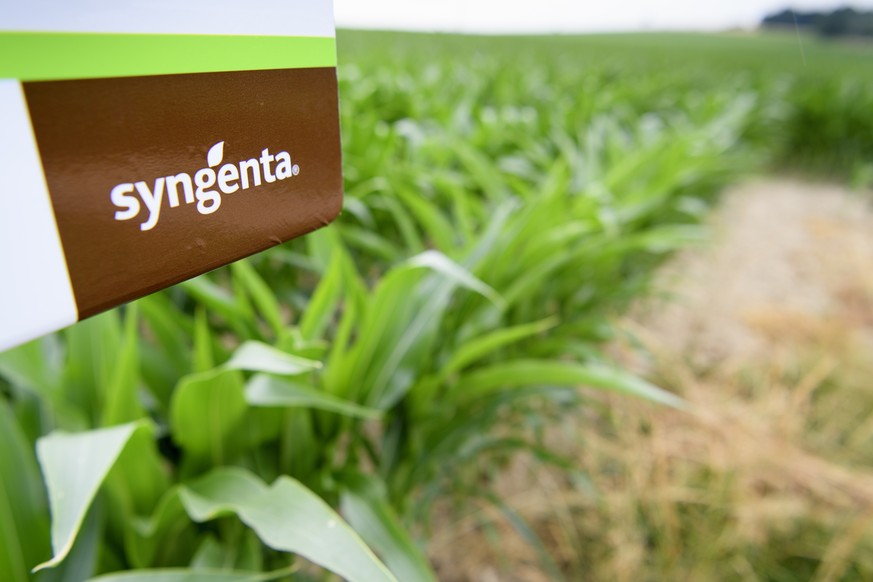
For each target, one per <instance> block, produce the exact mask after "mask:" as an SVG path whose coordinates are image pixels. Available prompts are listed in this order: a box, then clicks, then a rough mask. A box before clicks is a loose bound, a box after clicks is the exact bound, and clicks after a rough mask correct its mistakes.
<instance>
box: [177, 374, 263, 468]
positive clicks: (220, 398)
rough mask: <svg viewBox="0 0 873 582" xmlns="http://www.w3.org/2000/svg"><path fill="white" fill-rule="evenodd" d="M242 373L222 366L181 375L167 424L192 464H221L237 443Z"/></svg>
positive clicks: (243, 407)
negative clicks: (183, 376)
mask: <svg viewBox="0 0 873 582" xmlns="http://www.w3.org/2000/svg"><path fill="white" fill-rule="evenodd" d="M243 385H244V382H243V376H242V373H241V372H239V371H237V370H233V369H230V370H223V369H221V368H218V369H215V370H210V371H208V372H203V373H201V374H192V375H190V376H186V377H185V378H182V380H181V381H180V382H179V386H178V387H177V388H176V391H175V392H174V393H173V399H172V400H171V402H170V428H171V431H172V434H173V440H175V441H176V442H177V443H178V444H179V446H181V447H182V448H183V449H184V450H185V452H186V454H187V455H188V456H187V457H186V460H190V462H192V463H194V465H195V466H202V465H204V464H206V463H207V462H211V463H212V464H213V465H221V464H223V463H225V462H226V461H227V460H229V456H230V454H231V453H232V452H234V451H235V450H236V448H237V445H239V443H238V442H237V441H238V439H236V438H235V433H236V431H237V430H238V428H239V426H240V424H241V423H242V420H243V418H245V414H246V408H247V405H246V401H245V397H244V395H243Z"/></svg>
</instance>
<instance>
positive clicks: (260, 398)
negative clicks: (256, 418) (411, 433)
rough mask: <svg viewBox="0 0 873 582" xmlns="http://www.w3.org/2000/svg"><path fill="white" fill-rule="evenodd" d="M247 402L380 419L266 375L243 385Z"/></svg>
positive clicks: (377, 413)
mask: <svg viewBox="0 0 873 582" xmlns="http://www.w3.org/2000/svg"><path fill="white" fill-rule="evenodd" d="M246 401H247V402H248V403H249V404H250V405H251V406H276V407H299V408H314V409H318V410H326V411H328V412H336V413H337V414H343V415H345V416H351V417H354V418H364V419H377V418H381V416H382V413H381V412H380V411H378V410H375V409H373V408H365V407H363V406H359V405H357V404H355V403H353V402H349V401H347V400H343V399H342V398H338V397H336V396H333V395H331V394H328V393H326V392H321V391H319V390H316V389H314V388H312V387H310V386H306V385H305V384H300V383H298V382H293V381H291V380H286V379H283V378H275V377H273V376H268V375H266V374H258V375H257V376H255V377H254V378H252V379H251V380H250V381H249V383H248V384H247V385H246Z"/></svg>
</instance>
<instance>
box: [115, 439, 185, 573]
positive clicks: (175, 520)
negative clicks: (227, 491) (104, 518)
mask: <svg viewBox="0 0 873 582" xmlns="http://www.w3.org/2000/svg"><path fill="white" fill-rule="evenodd" d="M125 454H126V453H125ZM197 527H198V526H197V525H196V524H195V523H193V522H192V521H191V519H190V518H189V517H188V514H187V513H186V512H185V508H184V507H183V506H182V501H181V500H180V499H179V489H178V486H174V487H171V488H167V489H166V491H165V492H164V495H163V497H162V498H161V500H160V502H159V503H158V504H157V508H156V509H155V510H154V512H153V513H152V515H151V516H150V517H149V518H147V519H144V518H140V517H133V518H132V519H129V520H127V523H126V527H125V528H124V546H125V550H126V553H127V559H128V560H129V561H130V564H131V566H132V568H148V567H159V566H163V565H169V564H180V563H182V564H184V563H186V561H187V560H188V559H189V558H190V556H191V555H192V554H193V553H194V551H195V549H196V547H197V543H198V542H199V536H198V530H197Z"/></svg>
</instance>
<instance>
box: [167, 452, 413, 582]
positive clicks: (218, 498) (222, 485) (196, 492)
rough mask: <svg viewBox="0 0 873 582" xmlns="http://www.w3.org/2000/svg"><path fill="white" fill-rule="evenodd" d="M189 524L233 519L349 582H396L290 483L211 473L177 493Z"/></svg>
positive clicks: (235, 472)
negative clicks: (231, 515)
mask: <svg viewBox="0 0 873 582" xmlns="http://www.w3.org/2000/svg"><path fill="white" fill-rule="evenodd" d="M180 495H181V498H182V503H183V504H184V505H185V508H186V510H187V511H188V514H189V515H190V516H191V519H193V520H194V521H197V522H206V521H210V520H212V519H215V518H217V517H221V516H223V515H227V514H236V515H237V516H239V518H240V519H241V520H242V521H243V523H245V524H246V525H247V526H249V527H250V528H252V529H253V530H254V531H255V533H257V534H258V537H260V538H261V541H263V542H264V543H265V544H266V545H267V546H269V547H271V548H273V549H274V550H278V551H283V552H293V553H295V554H299V555H301V556H303V557H305V558H306V559H308V560H310V561H312V562H314V563H316V564H318V565H320V566H322V567H324V568H326V569H328V570H330V571H332V572H334V573H336V574H338V575H340V576H342V577H343V578H346V579H347V580H349V581H350V582H379V581H382V580H385V581H396V578H395V577H394V576H393V575H392V574H391V573H390V572H389V571H388V570H387V568H385V566H384V565H383V564H382V563H381V562H380V561H379V559H378V558H376V556H374V555H373V553H372V552H371V551H370V550H369V548H367V546H366V544H364V542H363V541H362V540H361V539H360V538H359V537H358V535H357V534H356V533H355V532H354V530H352V529H351V528H350V527H349V526H348V525H347V524H346V523H345V522H344V521H343V520H342V518H341V517H340V516H339V515H337V514H336V512H334V511H333V510H332V509H331V508H330V507H329V506H328V505H327V504H326V503H325V502H324V501H322V500H321V499H320V498H319V497H318V496H317V495H315V494H314V493H312V492H311V491H310V490H309V489H307V488H306V487H304V486H303V485H301V484H300V483H299V482H297V481H295V480H294V479H291V478H290V477H284V476H283V477H280V478H279V479H277V480H276V482H275V483H273V485H272V486H269V487H268V486H267V485H266V484H265V483H264V482H263V481H261V480H260V479H258V478H257V477H255V476H254V475H252V474H251V473H249V472H247V471H245V470H242V469H217V470H214V471H213V472H212V473H210V474H209V475H207V476H206V477H204V478H202V479H200V480H199V481H196V482H194V483H192V484H190V485H188V486H185V487H183V488H182V489H181V493H180Z"/></svg>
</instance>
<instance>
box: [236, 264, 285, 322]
mask: <svg viewBox="0 0 873 582" xmlns="http://www.w3.org/2000/svg"><path fill="white" fill-rule="evenodd" d="M231 271H233V274H234V278H235V279H236V280H237V281H239V282H240V283H241V284H242V285H243V287H245V289H246V291H247V292H248V294H249V296H250V297H251V298H252V301H254V303H255V306H257V308H258V311H260V312H261V315H262V316H263V317H264V319H265V320H266V321H267V323H269V324H270V327H272V328H273V333H274V334H276V337H279V336H281V335H282V332H283V330H284V327H285V325H284V323H283V322H282V314H281V310H280V309H279V303H278V301H276V298H275V296H274V295H273V292H272V291H271V290H270V287H269V286H268V285H267V284H266V283H265V282H264V280H263V279H262V278H261V276H260V275H258V273H257V271H255V269H254V267H252V266H251V264H250V263H249V262H248V261H237V262H236V263H234V264H232V265H231Z"/></svg>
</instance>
